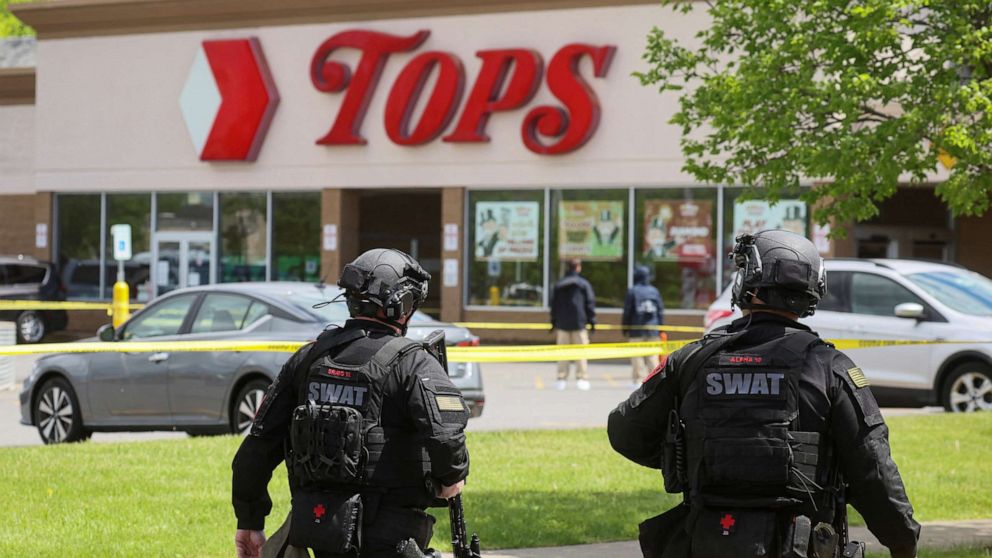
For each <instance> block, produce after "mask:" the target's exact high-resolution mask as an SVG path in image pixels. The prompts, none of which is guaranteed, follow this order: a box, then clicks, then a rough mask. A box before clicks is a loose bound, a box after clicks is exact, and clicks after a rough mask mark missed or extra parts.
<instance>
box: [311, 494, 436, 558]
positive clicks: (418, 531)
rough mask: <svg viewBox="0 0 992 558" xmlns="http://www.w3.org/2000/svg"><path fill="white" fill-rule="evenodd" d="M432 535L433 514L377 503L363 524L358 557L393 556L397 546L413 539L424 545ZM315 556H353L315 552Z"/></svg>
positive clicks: (329, 557) (384, 557) (389, 557)
mask: <svg viewBox="0 0 992 558" xmlns="http://www.w3.org/2000/svg"><path fill="white" fill-rule="evenodd" d="M433 535H434V516H432V515H429V514H427V513H426V512H424V511H423V510H419V509H415V508H397V507H389V506H379V507H378V509H377V510H376V513H375V517H374V518H372V519H371V522H370V523H365V524H364V525H363V526H362V553H361V555H360V558H396V556H397V554H396V545H398V544H399V543H401V542H402V541H405V540H407V539H410V538H412V539H413V540H415V541H417V545H418V546H420V548H427V545H428V543H430V541H431V537H432V536H433ZM314 555H315V556H316V558H354V557H351V556H349V555H345V554H328V553H321V552H315V553H314Z"/></svg>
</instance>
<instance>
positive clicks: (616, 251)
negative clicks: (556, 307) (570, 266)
mask: <svg viewBox="0 0 992 558" xmlns="http://www.w3.org/2000/svg"><path fill="white" fill-rule="evenodd" d="M627 197H628V190H627V189H626V188H624V189H613V190H552V191H551V285H553V284H554V282H555V281H557V280H558V279H560V278H561V277H562V276H563V275H564V274H565V270H566V262H567V261H568V260H569V259H571V258H578V259H580V260H582V276H583V277H585V278H586V279H588V280H589V282H590V283H591V284H592V288H593V291H594V292H595V293H596V306H597V307H601V308H623V301H624V297H625V295H626V293H627V218H628V217H627Z"/></svg>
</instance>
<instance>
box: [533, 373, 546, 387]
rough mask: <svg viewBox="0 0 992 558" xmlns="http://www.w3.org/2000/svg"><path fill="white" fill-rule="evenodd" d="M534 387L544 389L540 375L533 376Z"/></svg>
mask: <svg viewBox="0 0 992 558" xmlns="http://www.w3.org/2000/svg"><path fill="white" fill-rule="evenodd" d="M534 388H535V389H544V379H542V378H541V377H540V376H534Z"/></svg>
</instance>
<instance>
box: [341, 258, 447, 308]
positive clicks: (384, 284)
mask: <svg viewBox="0 0 992 558" xmlns="http://www.w3.org/2000/svg"><path fill="white" fill-rule="evenodd" d="M430 279H431V274H430V273H427V272H426V271H424V268H422V267H420V264H419V263H417V260H415V259H413V258H412V257H410V256H409V255H407V254H404V253H403V252H400V251H399V250H392V249H386V248H376V249H375V250H369V251H368V252H365V253H364V254H362V255H361V256H358V258H356V259H355V261H353V262H351V263H350V264H348V265H346V266H344V269H343V270H342V271H341V278H340V279H338V286H339V287H341V288H342V289H344V290H345V300H346V302H347V303H348V311H349V312H350V313H351V316H352V317H357V316H367V317H378V316H377V315H378V313H379V310H382V313H383V315H385V317H386V321H389V322H392V323H395V324H396V325H399V326H401V327H404V326H402V325H401V324H399V323H398V320H400V319H401V318H402V317H403V316H406V315H409V314H412V313H413V311H414V310H416V309H417V307H418V306H420V305H421V304H423V302H424V300H426V299H427V282H428V281H430Z"/></svg>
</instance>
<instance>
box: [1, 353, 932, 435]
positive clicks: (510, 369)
mask: <svg viewBox="0 0 992 558" xmlns="http://www.w3.org/2000/svg"><path fill="white" fill-rule="evenodd" d="M0 358H2V357H0ZM34 360H35V357H28V356H24V357H16V358H15V370H16V376H17V381H18V384H19V383H20V382H21V381H23V379H24V378H25V377H26V376H27V375H28V374H29V373H30V372H31V367H32V366H33V364H34ZM482 367H483V368H482V370H483V378H484V381H485V391H486V407H485V411H484V413H483V415H482V416H481V417H479V418H477V419H472V420H471V421H470V422H469V430H470V431H486V430H507V429H555V428H583V427H600V426H605V425H606V417H607V415H608V414H609V412H610V411H611V410H612V409H613V408H614V407H616V405H617V403H619V402H620V401H621V400H623V399H626V398H627V396H628V395H629V394H630V392H631V391H632V389H633V387H632V386H631V383H630V381H631V379H630V366H629V365H628V364H626V363H592V364H590V365H589V375H590V380H591V382H592V389H591V390H590V391H579V390H577V389H576V388H575V381H574V380H572V381H570V382H569V385H568V389H567V390H565V391H557V390H556V389H555V385H554V384H555V370H556V365H555V363H513V364H494V363H489V364H484V365H482ZM19 390H20V387H18V388H16V389H14V390H12V391H0V447H3V446H22V445H36V444H40V443H41V440H40V439H39V438H38V434H37V432H36V431H35V430H34V429H33V428H31V427H27V426H22V425H21V424H20V423H19V421H20V410H19V406H18V401H17V393H18V391H19ZM919 412H926V411H921V410H916V409H914V410H906V409H886V410H885V414H886V415H887V416H891V415H893V414H899V413H919ZM183 436H185V434H183V433H179V432H143V433H97V434H94V436H93V441H95V442H114V441H122V440H156V439H163V438H181V437H183Z"/></svg>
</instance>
